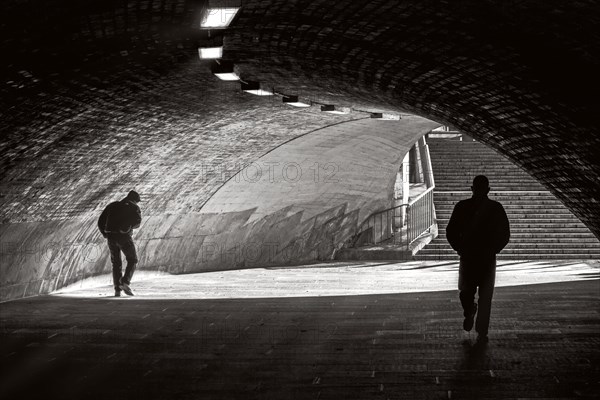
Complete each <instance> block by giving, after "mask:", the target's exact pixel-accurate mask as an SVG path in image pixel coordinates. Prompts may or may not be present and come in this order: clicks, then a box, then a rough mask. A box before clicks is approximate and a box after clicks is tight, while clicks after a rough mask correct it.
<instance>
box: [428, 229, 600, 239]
mask: <svg viewBox="0 0 600 400" xmlns="http://www.w3.org/2000/svg"><path fill="white" fill-rule="evenodd" d="M438 229H439V233H438V238H439V239H443V240H446V230H445V229H444V228H438ZM567 233H568V236H565V235H564V234H563V232H549V233H548V230H540V231H539V232H532V230H531V229H527V230H525V231H522V232H518V231H511V232H510V237H511V240H516V239H519V240H526V239H532V238H535V239H539V240H544V239H548V240H549V239H552V240H559V239H561V238H565V240H569V239H589V240H598V238H596V236H594V234H593V233H591V232H590V231H589V230H583V229H580V230H578V231H574V232H567ZM436 240H437V239H436Z"/></svg>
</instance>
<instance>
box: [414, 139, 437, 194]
mask: <svg viewBox="0 0 600 400" xmlns="http://www.w3.org/2000/svg"><path fill="white" fill-rule="evenodd" d="M418 147H419V154H420V156H421V169H422V171H423V179H424V182H425V184H426V185H427V187H428V188H430V187H434V186H435V180H434V178H433V170H432V168H431V157H430V156H429V146H428V145H427V142H426V140H425V136H423V137H421V138H420V139H419V141H418Z"/></svg>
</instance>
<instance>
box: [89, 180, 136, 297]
mask: <svg viewBox="0 0 600 400" xmlns="http://www.w3.org/2000/svg"><path fill="white" fill-rule="evenodd" d="M139 201H140V195H139V194H138V193H137V192H135V191H133V190H132V191H130V192H129V194H128V195H127V197H125V198H124V199H123V200H121V201H115V202H113V203H110V204H109V205H108V206H106V208H105V209H104V211H103V212H102V214H101V215H100V218H98V229H99V230H100V233H102V236H104V237H105V238H106V239H107V241H108V249H109V250H110V261H111V262H112V272H113V284H114V287H115V296H117V297H119V296H120V295H121V290H123V291H124V292H125V293H126V294H128V295H130V296H133V292H132V291H131V287H129V284H130V283H131V278H132V277H133V272H134V271H135V266H136V264H137V262H138V258H137V254H136V251H135V245H134V244H133V238H132V234H133V230H134V229H136V228H139V227H140V224H141V222H142V213H141V211H140V208H139V207H138V205H137V203H138V202H139ZM121 251H122V252H123V254H124V255H125V259H126V260H127V267H126V268H125V275H122V265H123V264H122V262H121Z"/></svg>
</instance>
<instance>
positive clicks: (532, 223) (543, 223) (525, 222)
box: [437, 218, 587, 230]
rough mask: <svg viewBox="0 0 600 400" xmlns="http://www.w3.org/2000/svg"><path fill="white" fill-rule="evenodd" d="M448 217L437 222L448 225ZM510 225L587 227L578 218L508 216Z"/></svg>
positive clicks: (521, 226)
mask: <svg viewBox="0 0 600 400" xmlns="http://www.w3.org/2000/svg"><path fill="white" fill-rule="evenodd" d="M448 221H449V220H448V219H446V218H437V222H438V224H443V225H444V226H447V225H448ZM508 221H509V223H510V227H511V228H512V229H515V230H517V229H519V228H523V227H527V228H529V227H539V228H548V227H557V228H584V229H587V227H586V226H585V224H583V223H582V222H579V221H578V220H574V221H573V220H570V221H565V220H559V221H556V220H545V219H542V220H535V219H526V218H512V219H511V218H509V219H508Z"/></svg>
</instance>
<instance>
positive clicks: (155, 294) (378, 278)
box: [53, 261, 600, 299]
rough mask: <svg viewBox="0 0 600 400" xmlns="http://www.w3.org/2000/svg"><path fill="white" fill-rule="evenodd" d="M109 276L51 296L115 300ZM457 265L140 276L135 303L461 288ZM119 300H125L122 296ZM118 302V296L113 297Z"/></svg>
mask: <svg viewBox="0 0 600 400" xmlns="http://www.w3.org/2000/svg"><path fill="white" fill-rule="evenodd" d="M590 278H592V279H593V278H595V279H598V278H600V267H599V266H598V263H589V262H587V263H586V262H573V261H571V262H560V261H557V262H545V261H531V262H515V261H505V262H499V263H498V268H497V276H496V286H497V287H501V286H517V285H531V284H542V283H553V282H568V281H577V280H584V279H590ZM111 279H112V278H111V276H110V275H103V276H99V277H95V278H92V279H89V280H85V281H81V282H78V283H76V284H74V285H71V286H69V287H66V288H63V289H60V290H59V291H56V292H55V293H53V294H54V295H59V296H69V297H88V298H89V297H94V298H98V297H111V296H112V295H113V288H112V284H111ZM457 283H458V263H456V262H454V263H452V262H422V261H414V262H400V263H394V262H360V263H359V262H354V263H340V262H337V263H330V264H320V265H314V264H313V265H306V266H295V267H271V268H253V269H244V270H231V271H218V272H205V273H197V274H185V275H169V274H164V273H156V272H146V271H138V272H136V274H135V276H134V279H133V282H132V284H131V286H132V289H133V290H134V292H135V297H134V298H135V299H164V298H168V299H173V298H175V299H181V298H194V299H215V298H223V299H227V298H273V297H314V296H351V295H372V294H394V293H412V292H431V291H444V290H457V289H456V287H457ZM122 296H123V297H121V298H120V299H126V298H127V297H126V296H125V295H124V294H122ZM115 299H116V298H115Z"/></svg>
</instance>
